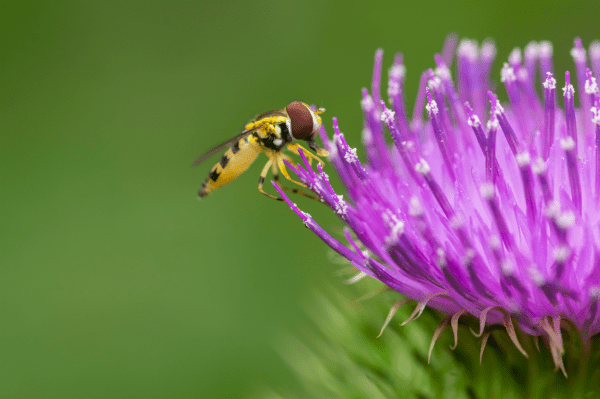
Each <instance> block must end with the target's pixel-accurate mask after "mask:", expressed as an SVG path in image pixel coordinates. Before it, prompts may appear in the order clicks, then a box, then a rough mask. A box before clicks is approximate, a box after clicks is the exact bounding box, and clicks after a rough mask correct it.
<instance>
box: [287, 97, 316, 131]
mask: <svg viewBox="0 0 600 399" xmlns="http://www.w3.org/2000/svg"><path fill="white" fill-rule="evenodd" d="M285 111H286V112H287V114H288V116H289V117H290V121H291V122H292V123H291V124H292V136H294V138H295V139H296V140H306V138H307V137H308V136H310V135H311V133H312V132H313V116H312V113H311V112H310V109H308V108H307V107H306V105H304V103H302V102H301V101H294V102H291V103H289V104H288V105H287V107H285Z"/></svg>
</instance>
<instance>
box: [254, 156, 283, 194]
mask: <svg viewBox="0 0 600 399" xmlns="http://www.w3.org/2000/svg"><path fill="white" fill-rule="evenodd" d="M271 165H273V159H271V158H269V161H268V162H267V164H266V165H265V167H264V168H263V170H262V172H260V177H259V179H258V191H260V192H261V193H263V194H264V195H266V196H267V197H269V198H273V199H274V200H277V201H283V198H280V197H276V196H274V195H271V194H269V193H267V192H265V190H263V184H264V183H265V178H266V177H267V173H268V172H269V168H270V167H271Z"/></svg>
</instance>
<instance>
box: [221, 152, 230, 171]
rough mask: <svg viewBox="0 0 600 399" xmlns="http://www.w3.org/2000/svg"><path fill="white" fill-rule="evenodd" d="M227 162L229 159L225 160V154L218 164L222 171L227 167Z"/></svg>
mask: <svg viewBox="0 0 600 399" xmlns="http://www.w3.org/2000/svg"><path fill="white" fill-rule="evenodd" d="M227 162H229V158H227V154H225V155H223V156H222V157H221V160H219V163H220V164H221V167H222V168H223V169H225V166H227Z"/></svg>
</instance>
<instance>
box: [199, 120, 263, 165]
mask: <svg viewBox="0 0 600 399" xmlns="http://www.w3.org/2000/svg"><path fill="white" fill-rule="evenodd" d="M255 130H256V129H248V130H244V131H243V132H241V133H240V134H238V135H237V136H235V137H232V138H230V139H229V140H227V141H225V142H223V143H221V144H219V145H218V146H216V147H214V148H212V149H210V150H208V151H207V152H205V153H204V154H202V155H200V156H199V157H198V158H196V160H195V161H194V162H193V163H192V166H197V165H200V164H201V163H202V162H204V161H206V160H207V159H208V158H210V157H211V156H213V155H215V154H216V153H217V152H219V151H221V150H222V149H223V148H226V147H229V146H230V145H231V144H232V143H235V142H236V141H238V140H239V139H241V138H242V137H244V136H247V135H249V134H250V133H252V132H254V131H255Z"/></svg>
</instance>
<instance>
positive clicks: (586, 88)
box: [274, 36, 600, 374]
mask: <svg viewBox="0 0 600 399" xmlns="http://www.w3.org/2000/svg"><path fill="white" fill-rule="evenodd" d="M457 42H458V41H457V39H456V38H455V37H454V36H450V37H449V39H448V40H447V41H446V45H445V46H444V50H443V52H442V54H441V55H435V57H434V59H435V65H436V67H435V69H429V70H427V71H425V72H423V73H422V75H421V83H420V88H419V91H418V95H417V99H416V103H415V108H414V113H413V115H412V117H409V115H408V114H407V111H406V107H405V103H404V94H403V87H404V79H405V67H404V63H403V57H402V55H401V54H398V55H396V57H395V58H394V63H393V66H392V67H391V68H390V69H389V78H388V89H387V94H388V96H389V102H388V103H387V104H386V102H384V101H382V100H381V94H380V86H381V84H380V82H381V69H382V58H383V52H382V51H381V50H379V51H377V53H376V55H375V68H374V73H373V81H372V87H371V91H370V92H369V91H368V90H367V89H363V91H362V109H363V112H364V130H363V133H362V134H363V143H364V147H365V153H366V158H367V159H366V162H361V161H360V160H359V159H358V157H357V153H356V149H355V148H352V147H350V146H349V144H348V143H347V142H346V139H345V137H344V134H343V133H341V132H340V128H339V126H338V122H337V120H336V118H334V119H333V130H334V135H333V140H329V138H328V136H327V134H326V133H325V130H324V128H322V129H321V136H322V139H323V142H324V144H325V147H326V149H327V150H328V151H329V152H330V153H331V156H330V162H331V163H332V164H333V166H334V168H335V170H336V172H337V173H338V175H339V177H340V179H341V181H342V182H343V184H344V185H345V188H346V190H347V198H346V199H345V198H344V196H343V195H338V194H337V193H336V192H335V191H334V190H333V188H332V186H331V185H330V183H329V178H328V176H327V174H326V173H325V172H324V171H323V169H322V168H321V166H320V165H317V170H314V169H313V168H312V167H311V165H310V163H309V162H308V161H307V159H306V158H305V157H304V156H303V154H301V155H302V160H303V163H302V164H298V165H296V166H293V165H291V164H288V167H290V168H291V169H292V170H293V171H294V172H295V173H296V174H297V175H298V177H299V178H300V180H301V181H302V182H303V183H304V184H306V185H307V186H308V187H309V188H310V189H311V190H313V191H314V192H316V193H317V194H319V195H320V196H321V197H322V201H323V202H324V203H325V204H327V205H328V206H329V207H330V208H331V209H332V210H333V211H334V212H335V213H336V214H337V215H338V216H339V218H340V219H341V220H342V221H343V222H344V223H345V224H346V225H347V228H346V229H345V237H346V239H347V241H348V244H349V245H348V246H346V245H344V244H342V243H340V242H339V241H338V240H336V239H335V238H334V237H332V236H331V235H330V234H328V233H327V232H326V231H325V230H324V229H323V228H322V227H321V226H319V225H318V224H317V222H316V221H314V220H313V218H312V217H311V216H310V215H309V214H307V213H304V212H302V211H301V210H300V209H298V207H297V206H296V204H293V203H292V202H291V201H290V200H289V198H288V197H286V196H285V194H284V193H283V192H282V191H281V190H280V189H279V187H278V186H277V185H274V186H275V188H276V189H277V190H278V191H279V193H280V195H281V196H283V197H284V198H285V200H286V202H287V203H288V204H289V205H290V207H291V208H292V209H293V210H294V212H296V214H298V216H300V218H301V219H302V220H303V222H304V224H305V225H306V227H308V228H309V229H310V230H312V231H313V232H314V233H316V234H317V235H318V236H319V237H320V238H321V239H322V240H323V241H324V242H325V243H326V244H328V245H329V246H330V247H331V248H333V249H334V250H335V251H337V252H338V253H339V254H341V255H342V256H344V257H345V258H347V259H348V260H349V261H350V262H351V263H352V265H354V266H355V267H356V268H357V269H358V271H359V274H358V275H357V276H356V278H355V279H354V280H355V281H357V280H359V279H361V278H362V277H365V276H371V277H373V278H375V279H378V280H380V281H381V282H383V283H384V284H386V285H387V286H388V287H390V288H391V289H393V290H395V291H397V292H399V293H401V294H403V295H405V296H406V297H407V298H409V299H412V300H415V301H417V306H416V308H415V310H414V312H413V313H412V315H411V316H410V317H409V318H408V319H407V320H406V321H404V323H403V325H404V324H406V323H407V322H408V321H410V320H413V319H416V318H417V317H418V316H419V315H420V314H421V313H422V312H423V310H424V309H425V307H427V306H428V307H431V308H433V309H436V310H438V311H440V312H442V313H444V314H446V315H447V318H445V319H444V320H443V321H442V322H441V323H440V324H439V326H438V327H437V329H436V330H435V332H434V338H433V340H432V342H431V347H430V351H429V355H430V356H431V349H432V348H433V344H434V343H435V340H436V339H437V338H438V337H439V335H440V334H441V332H442V330H443V329H444V328H445V327H446V326H447V325H448V324H450V325H451V327H452V330H453V332H454V336H455V345H456V334H457V326H458V323H459V319H460V318H461V317H463V318H468V315H471V316H473V317H475V318H476V319H478V320H479V331H477V332H475V334H476V335H477V336H482V340H481V355H482V354H483V349H484V348H485V345H486V342H487V340H488V337H489V335H490V332H491V331H492V330H493V328H494V326H498V325H499V326H502V327H503V328H504V329H505V330H506V332H507V333H508V336H509V337H510V338H511V340H512V341H513V343H514V344H515V345H516V347H517V348H518V349H519V351H520V352H521V353H523V355H525V356H526V357H527V356H528V354H527V352H526V351H525V350H524V349H523V348H522V346H521V344H520V342H519V339H518V337H517V334H516V330H517V328H516V327H518V329H520V330H521V331H522V332H524V333H525V334H528V335H530V336H533V337H534V340H535V343H536V346H537V344H538V341H537V340H538V339H539V338H540V337H541V338H542V339H543V341H544V342H545V343H546V344H547V345H548V347H549V349H550V353H551V355H552V358H553V361H554V364H555V367H556V368H557V369H558V368H560V369H561V370H562V371H563V373H565V374H566V372H565V368H564V364H563V360H562V358H563V354H564V345H563V336H562V330H563V329H564V328H565V326H567V325H568V324H569V323H570V325H572V326H575V327H576V330H577V331H578V332H579V334H580V336H581V339H582V342H583V345H584V347H589V345H590V342H591V341H590V340H591V337H592V336H594V335H595V334H598V333H599V332H600V311H599V309H598V297H599V296H600V224H599V222H600V151H599V149H598V145H599V144H600V92H599V90H598V86H597V82H596V78H595V77H594V75H595V76H598V75H599V74H600V42H594V43H592V44H591V46H590V48H589V54H590V58H591V66H592V69H591V70H590V69H589V68H587V65H588V59H587V55H586V51H585V49H584V47H583V46H582V43H581V40H579V39H576V40H575V47H574V48H573V49H572V51H571V54H572V56H573V58H574V61H575V74H574V75H575V77H576V79H574V80H576V83H577V90H576V89H575V87H574V86H573V83H572V76H571V75H570V72H568V71H567V72H565V74H564V80H563V81H562V82H560V83H559V85H560V86H563V83H564V86H563V88H562V91H561V90H557V79H558V80H562V79H561V78H562V75H557V76H556V77H555V75H554V71H553V66H552V45H551V44H550V43H548V42H541V43H530V44H528V45H527V46H526V47H525V51H524V53H522V52H521V50H520V49H515V50H513V51H512V53H511V54H510V57H509V59H508V62H506V63H504V66H503V67H502V71H501V76H500V81H501V85H503V86H504V88H505V90H506V93H507V95H508V99H509V101H508V102H507V103H500V101H499V100H498V98H497V96H496V94H495V93H494V90H493V89H494V86H493V83H492V80H491V79H490V70H491V66H492V62H493V59H494V57H495V53H496V50H495V45H494V43H493V42H491V41H485V42H483V44H482V45H481V46H479V45H478V44H477V43H476V42H474V41H471V40H462V41H461V42H460V44H458V48H457V51H456V56H457V57H456V58H457V60H456V71H457V72H456V76H457V78H456V81H455V80H453V79H452V77H451V72H450V66H451V65H452V61H453V58H454V52H455V51H454V49H455V48H456V45H457ZM538 70H539V75H538V74H537V71H538ZM536 86H538V88H537V89H536ZM560 86H559V89H560ZM538 89H539V90H540V91H541V92H542V93H543V95H542V96H540V95H539V94H538ZM557 92H558V93H557ZM575 93H579V96H578V97H579V100H578V101H579V103H580V108H575ZM559 103H560V104H562V103H564V107H560V106H559ZM424 107H425V108H426V110H427V119H426V120H422V114H423V108H424ZM486 119H487V123H484V122H482V121H484V120H486ZM386 129H387V131H389V133H390V135H391V137H392V140H393V145H391V146H390V145H388V144H387V143H386V139H385V134H386V133H385V130H386ZM403 303H405V301H401V302H399V303H398V304H396V305H395V306H394V307H393V308H392V310H391V311H390V314H389V316H388V319H387V320H386V321H385V324H384V328H385V325H387V323H389V321H390V320H391V319H392V316H393V315H394V312H395V310H396V309H397V308H398V306H399V305H400V304H403ZM382 331H383V329H382ZM481 355H480V356H481ZM480 361H481V357H480Z"/></svg>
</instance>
